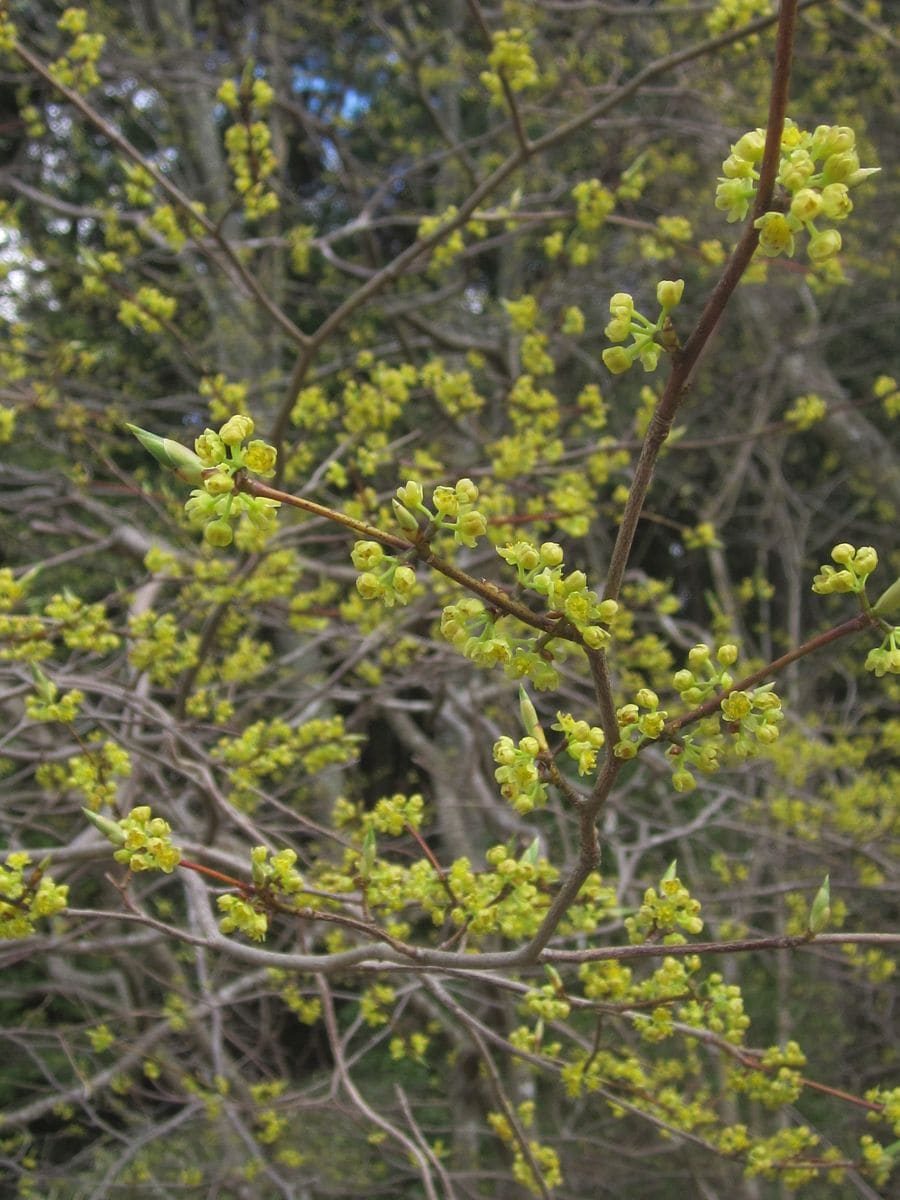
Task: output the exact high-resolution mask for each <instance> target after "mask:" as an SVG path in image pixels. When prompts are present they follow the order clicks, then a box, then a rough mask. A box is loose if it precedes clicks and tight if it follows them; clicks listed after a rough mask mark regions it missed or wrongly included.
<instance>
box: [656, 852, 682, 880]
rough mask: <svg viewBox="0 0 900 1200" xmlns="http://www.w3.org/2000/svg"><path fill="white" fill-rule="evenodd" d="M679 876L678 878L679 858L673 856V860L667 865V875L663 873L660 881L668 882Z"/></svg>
mask: <svg viewBox="0 0 900 1200" xmlns="http://www.w3.org/2000/svg"><path fill="white" fill-rule="evenodd" d="M677 878H678V859H677V858H673V859H672V861H671V862H670V863H669V865H668V866H667V867H666V873H665V875H663V877H662V879H661V880H660V881H659V882H660V883H668V882H669V881H670V880H672V879H677Z"/></svg>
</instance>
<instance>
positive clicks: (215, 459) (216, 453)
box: [194, 429, 225, 467]
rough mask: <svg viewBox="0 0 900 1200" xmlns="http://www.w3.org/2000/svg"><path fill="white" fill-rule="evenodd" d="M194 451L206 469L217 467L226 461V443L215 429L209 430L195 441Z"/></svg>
mask: <svg viewBox="0 0 900 1200" xmlns="http://www.w3.org/2000/svg"><path fill="white" fill-rule="evenodd" d="M194 449H195V450H196V451H197V454H198V455H199V456H200V458H201V459H202V460H203V465H204V466H205V467H217V466H218V465H219V463H220V462H223V461H224V459H225V443H224V442H223V441H222V439H221V438H220V437H219V435H218V434H217V433H216V432H215V430H213V429H207V430H205V431H204V432H203V433H201V434H200V436H199V437H198V438H196V439H195V440H194Z"/></svg>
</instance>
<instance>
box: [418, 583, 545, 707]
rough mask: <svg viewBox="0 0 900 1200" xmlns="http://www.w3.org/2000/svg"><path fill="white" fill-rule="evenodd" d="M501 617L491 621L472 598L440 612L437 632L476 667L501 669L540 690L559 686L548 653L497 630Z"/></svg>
mask: <svg viewBox="0 0 900 1200" xmlns="http://www.w3.org/2000/svg"><path fill="white" fill-rule="evenodd" d="M502 621H504V617H502V616H500V617H497V618H495V617H494V616H492V614H491V613H489V612H488V610H487V609H486V608H485V606H484V604H483V603H482V602H481V601H480V600H478V599H476V598H475V597H474V596H464V597H463V598H462V599H461V600H460V601H458V602H457V603H456V604H448V605H447V606H446V607H445V608H444V610H443V612H442V613H441V633H442V634H443V636H444V637H445V638H446V639H447V641H448V642H451V643H452V644H453V645H454V646H455V647H456V648H457V650H459V651H460V652H461V653H462V654H464V655H465V656H466V658H468V659H471V661H472V662H474V663H476V664H477V665H478V666H480V667H485V668H489V667H494V666H502V667H503V669H504V670H505V671H506V674H507V675H509V676H510V678H512V679H526V678H527V679H530V680H531V682H532V683H533V684H534V685H535V687H537V688H539V689H540V690H541V691H547V690H549V689H550V688H554V687H556V686H557V684H558V683H559V672H558V671H557V669H556V667H555V666H554V663H553V658H552V655H551V654H550V652H549V651H548V650H547V649H546V648H544V649H541V650H540V651H538V650H536V649H534V641H535V639H534V637H533V635H531V634H529V635H528V636H527V637H520V636H517V635H516V634H514V633H512V632H508V631H507V630H506V629H503V630H501V629H500V623H501V622H502Z"/></svg>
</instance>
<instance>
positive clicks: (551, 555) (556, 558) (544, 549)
mask: <svg viewBox="0 0 900 1200" xmlns="http://www.w3.org/2000/svg"><path fill="white" fill-rule="evenodd" d="M540 555H541V562H542V563H543V564H544V566H545V567H558V566H560V564H561V563H562V561H563V548H562V546H560V544H559V543H558V542H541V549H540Z"/></svg>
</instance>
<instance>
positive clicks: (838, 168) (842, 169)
mask: <svg viewBox="0 0 900 1200" xmlns="http://www.w3.org/2000/svg"><path fill="white" fill-rule="evenodd" d="M859 169H860V167H859V158H858V156H857V154H856V151H855V150H846V151H845V152H844V153H843V154H832V155H830V157H829V158H827V159H826V160H825V166H824V167H823V168H822V178H823V179H824V180H825V183H826V184H828V183H843V182H845V181H846V180H847V179H849V178H850V176H851V175H852V174H853V173H854V172H855V171H858V170H859Z"/></svg>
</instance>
